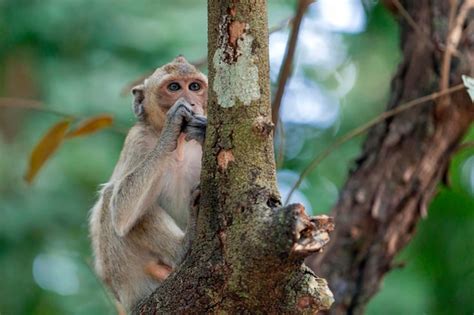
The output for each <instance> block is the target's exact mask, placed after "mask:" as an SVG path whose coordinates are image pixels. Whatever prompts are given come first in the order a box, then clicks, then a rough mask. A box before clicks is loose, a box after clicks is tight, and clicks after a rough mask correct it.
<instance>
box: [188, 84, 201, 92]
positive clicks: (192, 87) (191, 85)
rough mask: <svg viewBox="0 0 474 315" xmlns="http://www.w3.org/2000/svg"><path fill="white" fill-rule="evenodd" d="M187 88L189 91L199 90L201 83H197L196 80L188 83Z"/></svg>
mask: <svg viewBox="0 0 474 315" xmlns="http://www.w3.org/2000/svg"><path fill="white" fill-rule="evenodd" d="M189 89H190V90H191V91H199V90H200V89H201V84H199V83H197V82H193V83H191V84H190V85H189Z"/></svg>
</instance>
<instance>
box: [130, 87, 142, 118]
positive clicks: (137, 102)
mask: <svg viewBox="0 0 474 315" xmlns="http://www.w3.org/2000/svg"><path fill="white" fill-rule="evenodd" d="M132 94H133V112H134V113H135V116H137V118H138V119H139V120H143V119H144V118H145V109H144V108H143V105H144V104H143V103H144V100H145V86H144V85H143V84H140V85H137V86H135V87H133V88H132Z"/></svg>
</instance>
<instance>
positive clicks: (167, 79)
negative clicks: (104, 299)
mask: <svg viewBox="0 0 474 315" xmlns="http://www.w3.org/2000/svg"><path fill="white" fill-rule="evenodd" d="M171 82H177V83H179V84H180V85H181V86H182V87H183V88H182V89H181V90H180V91H177V92H171V91H169V90H168V85H169V84H170V83H171ZM191 82H199V83H200V84H201V86H202V88H201V90H199V91H191V90H189V89H188V88H187V87H188V86H189V84H190V83H191ZM132 92H133V94H134V96H135V102H134V109H135V112H136V114H137V116H138V118H139V122H138V123H137V124H136V125H135V126H134V127H132V129H131V130H130V131H129V133H128V135H127V138H126V140H125V144H124V147H123V150H122V152H121V154H120V159H119V161H118V162H117V165H116V166H115V169H114V172H113V174H112V176H111V178H110V180H109V181H108V182H107V183H106V184H104V186H103V188H102V190H101V191H100V197H99V200H98V201H97V203H96V204H95V206H94V207H93V208H92V211H91V217H90V233H91V239H92V247H93V251H94V256H95V269H96V272H97V274H98V275H99V277H100V278H101V279H102V280H103V282H104V283H105V284H106V285H107V286H108V287H109V288H110V289H111V291H112V292H113V293H114V295H115V296H116V297H117V299H118V300H119V301H120V302H121V303H122V304H123V305H124V306H125V308H126V309H128V310H130V309H131V307H133V305H134V304H135V303H137V302H138V301H139V300H140V299H142V298H144V297H146V296H148V295H149V294H151V293H152V292H153V291H154V289H155V288H156V287H157V286H158V285H159V284H160V282H161V281H162V280H163V278H159V277H160V276H153V275H163V274H166V272H163V270H165V271H166V270H167V269H166V268H167V266H169V267H171V268H175V267H176V265H177V264H178V263H179V261H180V259H182V255H183V252H184V250H185V249H184V248H183V238H184V235H185V230H186V226H187V223H188V216H189V207H190V201H191V200H190V199H191V190H192V189H193V188H194V187H195V186H196V185H197V184H198V181H199V175H200V171H201V155H202V151H201V150H202V149H201V145H200V144H199V143H197V142H196V141H195V140H191V141H185V140H184V137H182V136H179V139H180V140H179V141H178V140H177V139H163V137H161V138H160V135H161V134H162V131H163V128H169V127H168V125H166V126H165V121H166V119H167V112H168V110H169V109H170V108H171V107H172V106H173V104H175V103H176V102H177V100H178V99H182V100H185V101H186V102H187V103H189V104H191V108H192V111H193V112H194V113H196V114H201V115H203V114H205V112H206V104H207V78H206V76H205V75H203V74H202V73H201V72H199V71H197V70H196V69H195V68H194V66H192V65H190V64H189V63H188V62H187V61H186V60H185V59H184V58H183V57H178V58H176V59H175V60H173V62H171V63H169V64H167V65H164V66H163V67H161V68H158V69H157V70H156V71H155V73H154V74H153V75H152V76H151V77H149V78H148V79H147V80H145V82H144V84H142V85H139V86H137V87H135V88H134V89H133V90H132ZM178 127H179V126H178ZM178 132H179V131H178ZM169 141H176V143H177V147H176V149H175V150H174V151H172V152H161V151H160V149H159V148H162V147H163V146H161V147H159V146H158V143H160V144H163V143H165V144H167V143H168V142H169ZM165 147H166V146H165ZM160 265H161V266H160ZM163 265H164V266H163Z"/></svg>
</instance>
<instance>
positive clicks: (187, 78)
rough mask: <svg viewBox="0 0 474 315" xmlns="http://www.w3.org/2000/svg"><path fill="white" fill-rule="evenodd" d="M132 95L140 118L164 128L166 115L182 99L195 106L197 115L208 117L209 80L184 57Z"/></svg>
mask: <svg viewBox="0 0 474 315" xmlns="http://www.w3.org/2000/svg"><path fill="white" fill-rule="evenodd" d="M132 94H133V96H134V101H133V111H134V113H135V115H136V116H137V118H138V119H139V120H141V121H145V122H147V123H149V124H151V125H153V126H154V127H155V128H157V129H161V128H162V127H163V124H164V121H165V117H166V113H167V112H168V110H169V109H170V107H171V106H173V105H174V104H175V103H176V101H177V100H178V99H180V98H183V99H185V100H186V101H187V102H188V103H189V104H191V107H192V109H193V111H194V112H195V113H196V114H200V115H205V114H206V109H207V77H206V76H205V75H204V74H203V73H201V72H200V71H199V70H197V69H196V67H194V66H193V65H192V64H190V63H189V62H188V61H187V60H186V59H185V58H184V57H182V56H178V57H176V58H175V59H174V60H173V61H172V62H170V63H167V64H165V65H164V66H162V67H160V68H158V69H156V71H155V72H154V73H153V74H152V75H151V76H150V77H148V78H147V79H146V80H145V81H144V82H143V84H140V85H137V86H135V87H134V88H133V89H132Z"/></svg>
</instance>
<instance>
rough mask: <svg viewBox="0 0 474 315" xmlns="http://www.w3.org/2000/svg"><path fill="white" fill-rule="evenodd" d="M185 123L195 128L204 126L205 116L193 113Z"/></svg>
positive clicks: (205, 123)
mask: <svg viewBox="0 0 474 315" xmlns="http://www.w3.org/2000/svg"><path fill="white" fill-rule="evenodd" d="M187 125H188V126H191V127H197V128H206V126H207V118H206V117H205V116H200V115H195V116H194V117H193V119H191V121H189V122H188V123H187Z"/></svg>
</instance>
